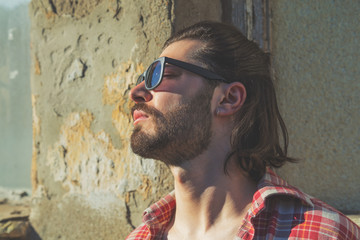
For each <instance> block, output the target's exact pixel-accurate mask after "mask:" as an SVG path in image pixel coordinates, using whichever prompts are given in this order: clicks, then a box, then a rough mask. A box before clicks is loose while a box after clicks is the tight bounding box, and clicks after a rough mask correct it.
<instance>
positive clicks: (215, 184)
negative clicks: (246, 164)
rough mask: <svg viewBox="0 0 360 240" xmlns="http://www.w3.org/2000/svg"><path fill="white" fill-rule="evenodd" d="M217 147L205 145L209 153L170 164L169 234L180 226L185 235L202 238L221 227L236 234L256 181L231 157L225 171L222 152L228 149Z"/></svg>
mask: <svg viewBox="0 0 360 240" xmlns="http://www.w3.org/2000/svg"><path fill="white" fill-rule="evenodd" d="M219 148H221V147H209V149H212V151H211V152H209V151H207V152H205V153H203V154H201V156H199V157H197V158H196V159H192V160H191V161H187V162H185V163H184V164H182V165H181V166H176V167H175V166H172V167H170V169H171V171H172V173H173V175H174V180H175V197H176V214H175V220H174V222H173V225H172V226H171V228H170V231H169V233H171V230H173V232H175V230H176V229H181V232H182V234H185V235H188V236H189V237H190V236H197V237H199V236H201V237H200V238H204V239H205V237H204V236H206V235H209V234H210V233H212V232H214V231H215V232H216V229H221V228H222V226H224V227H225V228H226V229H232V228H233V230H231V231H235V233H236V230H237V228H238V227H239V226H240V224H241V222H242V219H243V218H244V216H245V214H246V212H247V210H248V208H249V206H250V205H251V201H252V197H253V194H254V193H255V191H256V184H255V183H254V182H252V181H251V180H250V179H249V178H248V177H246V176H245V175H244V174H243V173H242V171H241V170H240V169H239V168H238V166H237V165H236V163H235V161H234V159H230V160H229V163H228V166H227V169H228V174H226V173H225V172H224V163H225V158H226V154H224V153H227V152H229V150H230V149H227V148H226V147H225V148H224V147H223V148H222V149H219ZM229 224H230V225H229ZM222 231H223V230H222ZM235 233H234V234H235ZM212 236H213V235H212Z"/></svg>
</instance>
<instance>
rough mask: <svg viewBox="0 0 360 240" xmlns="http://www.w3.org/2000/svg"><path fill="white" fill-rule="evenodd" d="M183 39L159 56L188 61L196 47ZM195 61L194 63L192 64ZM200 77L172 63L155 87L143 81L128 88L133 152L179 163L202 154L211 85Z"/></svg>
mask: <svg viewBox="0 0 360 240" xmlns="http://www.w3.org/2000/svg"><path fill="white" fill-rule="evenodd" d="M199 44H201V43H199V42H197V41H191V40H184V41H179V42H175V43H173V44H171V45H170V46H168V47H167V48H166V49H165V50H164V51H163V53H162V54H161V56H167V57H171V58H175V59H178V60H182V61H185V62H191V59H189V58H188V53H190V52H191V51H193V50H194V48H196V47H199V46H198V45H199ZM195 64H196V63H195ZM204 81H206V80H204V79H203V78H202V77H200V76H198V75H196V74H193V73H190V72H188V71H186V70H183V69H181V68H178V67H175V66H171V65H169V66H166V68H165V72H164V78H163V81H162V83H161V84H160V85H159V86H158V87H157V88H155V89H154V90H150V91H149V90H147V89H145V86H144V83H141V84H139V85H137V86H136V87H135V88H133V89H132V91H131V98H132V99H133V100H134V101H135V102H136V104H135V106H134V108H133V111H132V112H133V117H134V131H133V134H132V136H131V147H132V149H133V151H134V153H136V154H138V155H140V156H142V157H146V158H153V159H158V160H162V161H163V162H165V163H166V164H169V165H179V164H181V163H182V162H184V161H186V160H190V159H193V158H195V157H196V156H198V155H199V154H201V153H202V152H203V151H204V150H205V149H206V148H207V147H208V145H209V142H210V138H211V122H212V121H211V119H212V114H211V110H210V103H211V98H212V92H213V91H212V90H213V89H212V88H211V87H210V86H209V85H208V84H206V83H205V82H204Z"/></svg>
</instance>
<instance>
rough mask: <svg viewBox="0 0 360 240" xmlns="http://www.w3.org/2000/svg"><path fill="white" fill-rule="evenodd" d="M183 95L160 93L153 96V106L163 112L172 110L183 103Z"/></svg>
mask: <svg viewBox="0 0 360 240" xmlns="http://www.w3.org/2000/svg"><path fill="white" fill-rule="evenodd" d="M182 100H183V97H182V96H181V95H179V94H174V93H166V92H163V93H159V94H158V96H156V97H154V98H153V104H154V105H153V106H154V107H155V108H156V109H157V110H159V111H160V112H162V113H163V114H164V113H166V112H168V111H171V110H172V109H174V108H176V107H177V106H179V105H180V104H181V102H182Z"/></svg>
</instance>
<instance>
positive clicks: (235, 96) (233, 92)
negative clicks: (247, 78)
mask: <svg viewBox="0 0 360 240" xmlns="http://www.w3.org/2000/svg"><path fill="white" fill-rule="evenodd" d="M223 87H224V88H223V94H224V95H223V98H222V100H221V101H220V102H219V103H218V106H217V108H216V111H215V114H216V116H230V115H233V114H234V113H236V112H237V111H239V110H240V108H241V106H242V105H243V104H244V102H245V99H246V89H245V86H244V85H243V84H242V83H240V82H233V83H230V84H226V85H224V86H223Z"/></svg>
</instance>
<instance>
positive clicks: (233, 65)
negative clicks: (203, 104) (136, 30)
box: [164, 21, 296, 181]
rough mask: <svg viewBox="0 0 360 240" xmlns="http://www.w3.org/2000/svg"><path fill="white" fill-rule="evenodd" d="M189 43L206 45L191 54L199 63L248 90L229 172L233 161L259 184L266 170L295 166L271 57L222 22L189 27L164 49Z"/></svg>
mask: <svg viewBox="0 0 360 240" xmlns="http://www.w3.org/2000/svg"><path fill="white" fill-rule="evenodd" d="M185 39H189V40H199V41H201V42H202V44H201V47H200V48H199V49H196V50H195V51H194V52H193V53H191V57H192V58H193V59H194V60H197V61H199V62H200V63H202V64H203V65H204V66H205V67H206V68H207V69H209V70H211V71H213V72H215V73H217V74H218V75H220V76H222V77H224V78H225V79H226V80H227V81H229V82H236V81H237V82H241V83H242V84H243V85H244V86H245V88H246V92H247V97H246V100H245V102H244V105H243V106H242V107H241V109H240V110H239V111H238V112H237V113H236V115H235V118H234V127H233V130H232V133H231V137H230V142H231V152H230V153H229V154H228V156H227V159H226V161H225V165H224V170H225V172H227V171H226V169H227V163H228V161H229V159H230V158H231V157H232V156H235V157H236V159H237V163H238V165H239V166H240V167H241V168H242V169H243V170H244V171H245V172H246V173H248V174H249V176H250V177H251V178H252V179H253V180H254V181H258V180H259V179H260V178H261V177H262V176H263V175H264V173H265V171H266V167H267V166H271V167H275V168H278V167H280V166H282V165H283V164H284V163H285V162H287V161H289V162H295V161H296V160H295V159H293V158H290V157H287V147H288V133H287V130H286V126H285V123H284V121H283V119H282V117H281V115H280V112H279V109H278V105H277V101H276V95H275V89H274V85H273V81H272V79H271V74H270V57H269V55H268V54H266V53H264V52H263V51H262V50H261V49H260V48H259V47H258V46H257V44H256V43H254V42H252V41H249V40H248V39H247V38H246V37H245V36H244V35H243V34H242V33H241V32H240V31H239V30H238V29H237V28H235V27H234V26H232V25H227V24H223V23H219V22H210V21H204V22H199V23H197V24H194V25H192V26H190V27H187V28H185V29H183V30H181V31H180V32H177V33H175V34H174V35H173V36H171V37H170V38H169V39H168V40H167V41H166V42H165V44H164V48H165V47H167V46H169V45H170V44H171V43H174V42H177V41H180V40H185ZM209 82H212V81H209ZM279 130H280V131H279ZM280 137H281V138H282V144H280Z"/></svg>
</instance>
